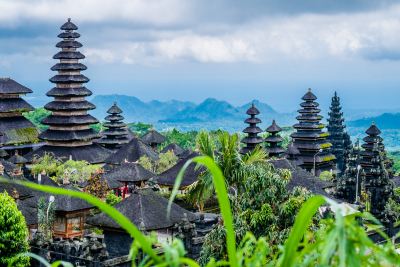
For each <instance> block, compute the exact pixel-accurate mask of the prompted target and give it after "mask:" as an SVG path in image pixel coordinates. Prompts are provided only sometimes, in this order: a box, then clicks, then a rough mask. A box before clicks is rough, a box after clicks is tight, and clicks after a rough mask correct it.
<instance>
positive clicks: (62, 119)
mask: <svg viewBox="0 0 400 267" xmlns="http://www.w3.org/2000/svg"><path fill="white" fill-rule="evenodd" d="M98 122H99V121H98V120H97V119H96V118H95V117H93V116H92V115H90V114H86V115H77V116H59V115H53V114H51V115H49V116H47V117H46V118H44V119H43V120H42V123H43V124H45V125H82V124H94V123H98Z"/></svg>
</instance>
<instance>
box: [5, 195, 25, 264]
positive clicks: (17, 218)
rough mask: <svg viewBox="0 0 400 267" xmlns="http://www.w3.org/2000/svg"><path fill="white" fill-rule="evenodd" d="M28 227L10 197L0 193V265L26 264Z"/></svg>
mask: <svg viewBox="0 0 400 267" xmlns="http://www.w3.org/2000/svg"><path fill="white" fill-rule="evenodd" d="M24 252H28V229H27V227H26V223H25V218H24V216H23V215H22V213H21V212H20V211H19V210H18V208H17V205H16V203H15V201H14V199H13V198H12V197H10V196H9V195H8V194H7V193H6V192H4V193H0V266H7V265H8V266H28V265H29V257H27V256H23V255H21V253H24Z"/></svg>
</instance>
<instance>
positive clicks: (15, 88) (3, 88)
mask: <svg viewBox="0 0 400 267" xmlns="http://www.w3.org/2000/svg"><path fill="white" fill-rule="evenodd" d="M30 93H32V90H31V89H29V88H28V87H25V86H23V85H22V84H20V83H18V82H16V81H14V80H13V79H11V78H0V94H30Z"/></svg>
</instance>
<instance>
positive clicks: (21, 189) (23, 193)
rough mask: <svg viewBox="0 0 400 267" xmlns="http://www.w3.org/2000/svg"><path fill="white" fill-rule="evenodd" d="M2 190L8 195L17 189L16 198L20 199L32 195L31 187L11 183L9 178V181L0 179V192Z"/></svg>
mask: <svg viewBox="0 0 400 267" xmlns="http://www.w3.org/2000/svg"><path fill="white" fill-rule="evenodd" d="M4 191H6V192H7V194H8V195H10V196H12V195H13V194H14V191H17V193H18V195H19V197H18V198H19V199H21V200H22V199H27V198H30V197H32V190H31V189H29V188H27V187H25V186H22V185H19V184H13V183H12V181H11V180H9V182H3V181H0V193H3V192H4Z"/></svg>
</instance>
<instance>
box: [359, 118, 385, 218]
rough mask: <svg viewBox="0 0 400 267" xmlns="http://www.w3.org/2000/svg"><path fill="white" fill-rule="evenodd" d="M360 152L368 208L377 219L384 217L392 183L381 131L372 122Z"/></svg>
mask: <svg viewBox="0 0 400 267" xmlns="http://www.w3.org/2000/svg"><path fill="white" fill-rule="evenodd" d="M365 133H366V134H367V136H366V137H364V138H363V140H364V144H363V145H362V148H363V149H364V150H363V151H362V152H361V162H360V164H361V167H362V168H363V171H364V172H365V190H366V191H367V193H368V195H369V198H370V199H369V202H370V210H369V212H371V214H372V215H374V216H375V217H376V218H377V219H383V218H384V217H385V213H384V211H385V206H386V203H387V201H388V199H389V197H390V196H391V195H392V193H393V184H392V182H391V181H390V179H389V174H388V172H387V171H386V169H385V164H384V160H383V152H384V147H383V146H382V141H383V139H382V137H380V134H381V131H380V130H379V129H378V127H376V125H375V124H374V123H372V125H371V126H370V127H369V128H368V130H367V131H365Z"/></svg>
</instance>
